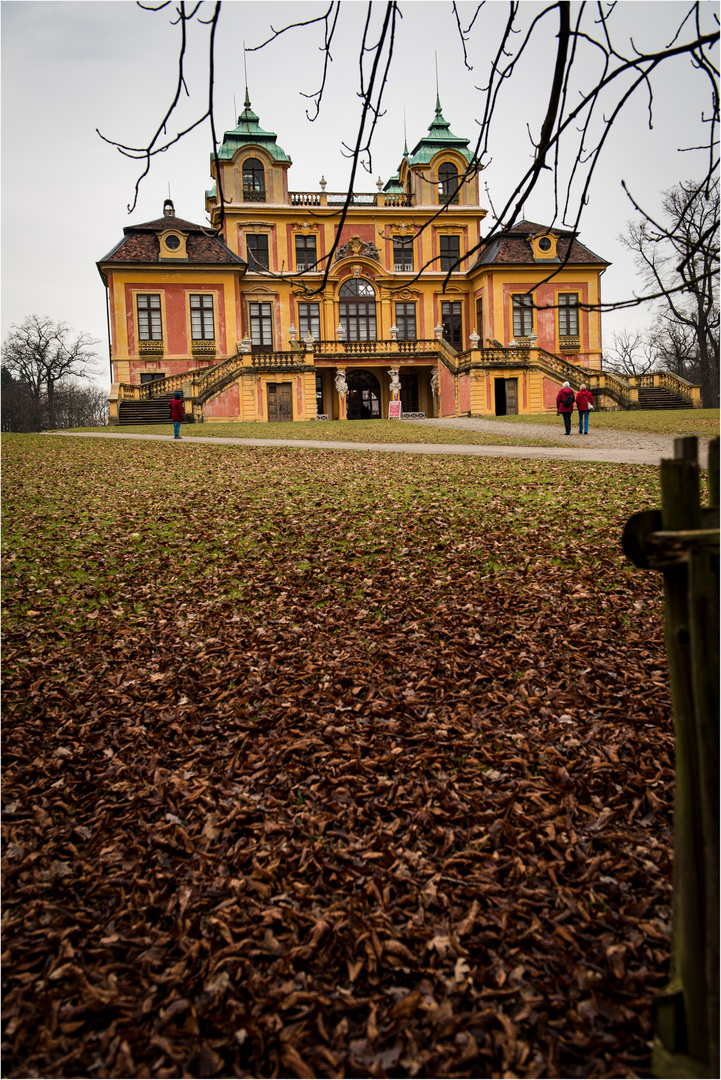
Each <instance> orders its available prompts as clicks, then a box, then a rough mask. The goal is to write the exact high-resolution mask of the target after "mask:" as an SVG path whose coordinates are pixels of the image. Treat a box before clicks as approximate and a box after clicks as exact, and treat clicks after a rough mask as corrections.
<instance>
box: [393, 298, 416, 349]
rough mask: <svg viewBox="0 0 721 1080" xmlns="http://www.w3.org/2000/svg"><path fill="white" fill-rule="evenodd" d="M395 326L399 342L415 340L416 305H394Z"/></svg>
mask: <svg viewBox="0 0 721 1080" xmlns="http://www.w3.org/2000/svg"><path fill="white" fill-rule="evenodd" d="M396 326H397V327H398V340H399V341H415V340H416V305H415V304H405V303H404V304H396Z"/></svg>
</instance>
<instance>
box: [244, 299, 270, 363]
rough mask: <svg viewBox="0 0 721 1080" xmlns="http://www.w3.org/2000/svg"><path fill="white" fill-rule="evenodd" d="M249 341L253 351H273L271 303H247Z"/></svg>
mask: <svg viewBox="0 0 721 1080" xmlns="http://www.w3.org/2000/svg"><path fill="white" fill-rule="evenodd" d="M248 307H249V309H250V341H251V345H252V350H253V352H254V353H259V352H261V353H263V352H272V351H273V305H272V304H249V305H248Z"/></svg>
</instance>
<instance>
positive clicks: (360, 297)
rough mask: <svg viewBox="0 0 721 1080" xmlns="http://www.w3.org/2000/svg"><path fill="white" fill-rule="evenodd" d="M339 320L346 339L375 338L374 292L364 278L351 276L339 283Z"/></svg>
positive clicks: (362, 339) (366, 339)
mask: <svg viewBox="0 0 721 1080" xmlns="http://www.w3.org/2000/svg"><path fill="white" fill-rule="evenodd" d="M338 297H339V299H340V322H341V326H344V327H345V332H346V340H347V341H375V340H376V294H375V290H374V288H373V286H372V285H371V283H370V282H369V281H366V280H365V278H351V279H350V281H346V282H345V283H344V284H343V285H341V287H340V290H339V292H338Z"/></svg>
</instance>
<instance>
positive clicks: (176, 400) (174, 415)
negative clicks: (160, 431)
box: [168, 390, 183, 439]
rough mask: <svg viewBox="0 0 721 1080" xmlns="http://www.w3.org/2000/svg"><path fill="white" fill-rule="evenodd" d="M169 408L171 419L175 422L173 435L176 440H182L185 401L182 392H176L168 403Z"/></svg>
mask: <svg viewBox="0 0 721 1080" xmlns="http://www.w3.org/2000/svg"><path fill="white" fill-rule="evenodd" d="M168 408H169V409H170V419H171V420H172V421H173V435H174V437H175V438H176V439H180V438H182V436H181V434H180V425H181V424H182V422H183V401H182V398H181V394H180V390H176V391H175V394H174V396H173V397H172V398H171V399H170V401H169V402H168Z"/></svg>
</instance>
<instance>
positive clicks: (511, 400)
mask: <svg viewBox="0 0 721 1080" xmlns="http://www.w3.org/2000/svg"><path fill="white" fill-rule="evenodd" d="M506 416H518V379H506Z"/></svg>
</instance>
